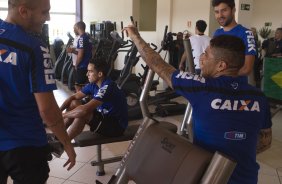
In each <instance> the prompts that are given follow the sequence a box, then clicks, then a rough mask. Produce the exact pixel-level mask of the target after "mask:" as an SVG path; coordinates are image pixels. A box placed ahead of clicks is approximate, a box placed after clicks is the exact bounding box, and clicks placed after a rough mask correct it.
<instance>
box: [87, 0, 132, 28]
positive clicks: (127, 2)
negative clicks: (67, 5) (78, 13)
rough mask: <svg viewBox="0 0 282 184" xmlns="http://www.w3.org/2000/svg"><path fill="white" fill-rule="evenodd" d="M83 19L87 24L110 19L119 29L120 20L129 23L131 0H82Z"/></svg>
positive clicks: (125, 23)
mask: <svg viewBox="0 0 282 184" xmlns="http://www.w3.org/2000/svg"><path fill="white" fill-rule="evenodd" d="M82 3H83V5H82V7H83V21H84V22H85V23H86V24H87V25H88V28H89V24H90V22H93V21H97V22H102V21H112V22H116V23H117V30H120V22H121V21H123V24H124V25H128V24H129V23H130V19H129V17H130V16H132V7H133V5H132V0H83V1H82Z"/></svg>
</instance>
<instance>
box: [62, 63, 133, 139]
mask: <svg viewBox="0 0 282 184" xmlns="http://www.w3.org/2000/svg"><path fill="white" fill-rule="evenodd" d="M107 69H108V66H107V64H106V61H104V60H102V59H95V60H90V62H89V64H88V67H87V77H88V80H89V82H90V83H89V84H87V85H86V86H85V87H83V88H82V90H81V91H79V92H77V93H75V94H74V95H72V96H70V97H69V98H68V99H66V100H65V102H64V103H63V104H62V106H61V107H60V109H61V110H62V111H64V110H67V111H66V112H65V113H63V117H64V121H65V125H66V128H67V132H68V135H69V137H70V138H71V139H73V138H74V137H76V136H77V135H79V134H80V133H81V132H82V130H83V128H84V126H85V125H86V124H88V125H89V126H90V129H91V130H92V131H95V132H96V133H99V134H102V135H105V136H111V137H114V136H120V135H122V134H123V132H124V130H125V129H126V128H127V125H128V118H127V115H128V114H127V113H128V112H127V102H126V98H125V95H124V93H123V91H121V90H120V89H119V88H118V87H117V85H116V83H115V82H114V81H112V80H111V79H109V78H108V77H106V76H107ZM88 95H90V96H91V100H90V101H89V102H87V103H86V104H83V105H82V104H77V102H78V101H79V100H81V99H83V98H84V97H86V96H88ZM74 107H75V108H74Z"/></svg>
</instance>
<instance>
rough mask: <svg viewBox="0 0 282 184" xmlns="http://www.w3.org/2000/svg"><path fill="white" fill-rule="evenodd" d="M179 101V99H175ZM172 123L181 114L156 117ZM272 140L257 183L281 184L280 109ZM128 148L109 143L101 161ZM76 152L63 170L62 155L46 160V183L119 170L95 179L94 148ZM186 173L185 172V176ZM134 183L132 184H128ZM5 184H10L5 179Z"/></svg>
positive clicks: (62, 94) (59, 93) (74, 183)
mask: <svg viewBox="0 0 282 184" xmlns="http://www.w3.org/2000/svg"><path fill="white" fill-rule="evenodd" d="M57 84H58V90H56V91H54V94H55V97H56V100H57V102H58V104H59V105H61V104H62V102H63V101H64V100H65V99H66V98H67V97H68V96H69V95H70V94H71V92H70V91H69V90H68V89H67V88H66V87H65V86H63V85H62V84H60V82H58V83H57ZM179 100H180V101H181V100H182V101H183V99H179ZM157 119H160V120H165V121H169V122H173V123H175V124H176V125H177V126H180V124H181V122H182V119H183V115H178V116H171V117H166V118H157ZM272 120H273V129H272V131H273V140H272V146H271V148H270V149H269V150H267V151H265V152H263V153H261V154H259V155H258V156H257V160H258V162H259V164H260V167H261V168H260V170H259V182H258V183H259V184H282V156H281V153H282V133H281V132H282V121H281V120H282V110H280V111H279V112H278V113H277V114H276V115H275V116H274V117H273V119H272ZM128 145H129V141H127V142H120V143H112V144H107V145H103V146H102V151H103V153H102V155H103V158H107V157H112V156H119V155H122V154H123V153H124V152H125V151H126V149H127V147H128ZM75 150H76V153H77V163H76V165H75V167H74V168H72V169H71V170H70V171H67V170H66V169H65V168H63V164H64V163H65V161H66V158H67V157H66V154H65V153H64V154H63V155H62V157H61V158H53V160H52V161H50V163H49V165H50V170H51V171H50V177H49V179H48V182H47V184H95V180H96V179H97V180H99V181H101V182H102V183H107V182H108V181H109V179H110V177H111V176H112V175H113V174H114V173H115V171H116V170H117V168H118V167H119V163H118V162H116V163H112V164H106V165H105V172H106V175H105V176H96V167H93V166H91V164H90V162H91V161H92V160H95V159H96V146H89V147H84V148H79V147H77V148H75ZM187 174H188V173H187ZM131 183H134V182H131ZM8 184H12V180H11V179H9V182H8Z"/></svg>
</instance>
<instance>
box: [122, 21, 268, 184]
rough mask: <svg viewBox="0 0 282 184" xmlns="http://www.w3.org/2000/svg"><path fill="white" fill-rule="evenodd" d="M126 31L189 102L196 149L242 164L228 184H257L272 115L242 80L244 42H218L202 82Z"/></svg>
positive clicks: (205, 62)
mask: <svg viewBox="0 0 282 184" xmlns="http://www.w3.org/2000/svg"><path fill="white" fill-rule="evenodd" d="M124 31H126V32H127V34H128V35H129V37H130V38H131V39H132V41H133V42H134V44H135V45H136V47H137V48H138V51H139V53H140V54H141V57H142V58H143V60H144V61H145V62H146V64H147V65H148V66H149V67H150V68H151V69H152V70H153V71H155V72H156V73H157V74H158V75H159V76H160V77H161V78H162V79H164V81H165V82H166V83H167V84H168V85H169V86H170V87H171V88H173V89H175V91H176V92H177V93H179V94H181V95H182V96H184V97H185V98H186V99H187V100H189V102H190V104H191V105H192V108H193V114H192V118H193V136H194V137H193V140H194V144H196V145H199V146H201V147H203V148H205V149H207V150H209V151H211V152H215V151H219V152H221V153H224V154H226V155H228V156H229V157H231V158H233V159H234V160H235V161H236V162H237V166H236V168H235V170H234V172H233V174H232V176H231V178H230V180H229V182H228V183H234V184H235V183H236V184H238V183H244V184H246V183H248V184H255V183H257V176H258V169H259V165H258V164H257V163H256V153H257V152H261V151H263V150H265V149H267V148H269V147H270V144H271V137H272V136H271V135H272V134H271V116H270V109H269V106H268V102H267V99H266V97H265V96H264V94H263V93H262V92H261V91H260V90H259V89H257V88H255V87H252V86H250V85H249V84H248V83H247V81H246V80H244V79H242V78H241V77H240V76H239V75H238V72H239V70H240V69H241V67H243V65H244V59H245V46H244V43H243V41H242V40H241V39H240V38H238V37H235V36H231V35H220V36H217V37H215V38H213V39H212V40H211V41H210V46H209V47H208V48H207V49H206V51H205V53H204V54H202V55H201V57H200V67H201V71H202V77H200V76H198V75H193V74H191V73H188V72H183V71H179V70H176V69H175V68H173V67H172V66H170V65H169V64H167V63H166V62H165V61H164V60H163V59H162V58H161V56H160V55H159V54H158V53H156V52H155V51H154V50H153V49H151V48H150V47H149V46H148V44H147V42H145V41H144V40H143V39H142V38H141V36H140V34H139V33H138V31H137V29H136V28H135V27H134V26H128V27H126V28H125V29H124Z"/></svg>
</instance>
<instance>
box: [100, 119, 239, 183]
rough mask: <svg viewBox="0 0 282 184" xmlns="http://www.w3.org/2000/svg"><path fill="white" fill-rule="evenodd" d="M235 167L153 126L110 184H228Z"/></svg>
mask: <svg viewBox="0 0 282 184" xmlns="http://www.w3.org/2000/svg"><path fill="white" fill-rule="evenodd" d="M140 153H141V154H140ZM235 166H236V162H234V161H233V160H231V159H229V158H228V157H226V156H225V155H223V154H220V153H219V152H216V153H211V152H209V151H207V150H205V149H202V148H200V147H199V146H196V145H193V144H192V143H190V142H188V141H187V140H186V139H185V138H183V137H182V136H179V135H177V134H174V133H171V132H170V131H167V130H165V129H163V128H159V127H157V126H156V124H152V125H150V126H149V127H148V128H147V129H146V131H145V132H144V134H142V135H140V137H139V138H138V139H137V140H136V144H135V146H134V147H133V149H132V150H131V153H130V154H129V155H128V157H127V160H126V161H125V164H124V166H123V167H121V168H120V169H121V170H120V175H118V176H116V175H114V176H112V178H111V180H110V181H109V182H108V184H117V183H118V184H127V183H129V181H134V182H135V183H138V184H158V183H161V184H179V183H185V184H195V183H201V184H226V183H227V182H228V180H229V178H230V176H231V174H232V173H233V170H234V168H235ZM97 183H101V182H99V181H97V180H96V184H97Z"/></svg>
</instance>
